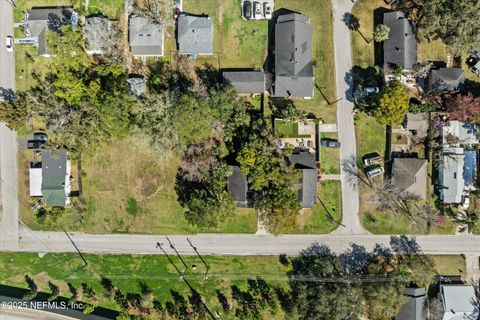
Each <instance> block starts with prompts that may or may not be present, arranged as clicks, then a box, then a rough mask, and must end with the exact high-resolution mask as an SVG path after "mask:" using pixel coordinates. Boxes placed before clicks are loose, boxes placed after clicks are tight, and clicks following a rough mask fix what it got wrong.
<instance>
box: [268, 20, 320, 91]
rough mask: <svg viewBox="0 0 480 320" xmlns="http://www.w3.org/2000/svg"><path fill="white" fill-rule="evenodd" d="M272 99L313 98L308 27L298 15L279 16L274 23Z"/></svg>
mask: <svg viewBox="0 0 480 320" xmlns="http://www.w3.org/2000/svg"><path fill="white" fill-rule="evenodd" d="M274 56H275V59H274V60H275V64H274V81H273V85H272V89H271V91H272V92H271V93H272V96H274V97H300V98H305V99H309V98H312V97H313V92H314V90H313V88H314V77H313V64H312V26H311V25H310V20H309V19H308V17H306V16H304V15H301V14H298V13H288V14H284V15H280V16H278V18H277V21H276V23H275V51H274Z"/></svg>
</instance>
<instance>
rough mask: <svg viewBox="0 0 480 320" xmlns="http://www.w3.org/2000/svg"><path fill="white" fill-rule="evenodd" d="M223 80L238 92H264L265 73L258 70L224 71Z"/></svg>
mask: <svg viewBox="0 0 480 320" xmlns="http://www.w3.org/2000/svg"><path fill="white" fill-rule="evenodd" d="M222 75H223V81H224V82H225V83H226V84H229V85H232V86H233V87H234V88H235V89H236V90H237V92H238V93H240V94H261V93H264V92H265V73H263V72H262V71H259V70H248V71H224V72H222Z"/></svg>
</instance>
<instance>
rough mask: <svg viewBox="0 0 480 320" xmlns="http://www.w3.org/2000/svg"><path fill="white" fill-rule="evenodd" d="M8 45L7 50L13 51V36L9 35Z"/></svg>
mask: <svg viewBox="0 0 480 320" xmlns="http://www.w3.org/2000/svg"><path fill="white" fill-rule="evenodd" d="M5 42H6V46H7V51H8V52H13V37H12V36H7V39H6V41H5Z"/></svg>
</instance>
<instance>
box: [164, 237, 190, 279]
mask: <svg viewBox="0 0 480 320" xmlns="http://www.w3.org/2000/svg"><path fill="white" fill-rule="evenodd" d="M165 238H167V241H168V243H169V244H170V248H171V249H172V250H173V251H175V253H176V254H177V257H178V258H179V259H180V261H182V264H183V266H184V267H185V270H184V271H183V275H185V273H186V272H187V270H188V266H187V264H186V263H185V261H184V260H183V258H182V256H181V255H180V254H179V253H178V251H177V248H175V246H174V245H173V243H172V242H171V241H170V239H169V238H168V237H167V236H165Z"/></svg>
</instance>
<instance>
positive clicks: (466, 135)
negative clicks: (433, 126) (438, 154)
mask: <svg viewBox="0 0 480 320" xmlns="http://www.w3.org/2000/svg"><path fill="white" fill-rule="evenodd" d="M442 137H443V145H444V146H445V145H446V146H472V145H475V144H478V143H479V141H478V127H477V125H476V124H474V123H470V122H461V121H456V120H452V121H449V122H448V125H446V126H443V128H442Z"/></svg>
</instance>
